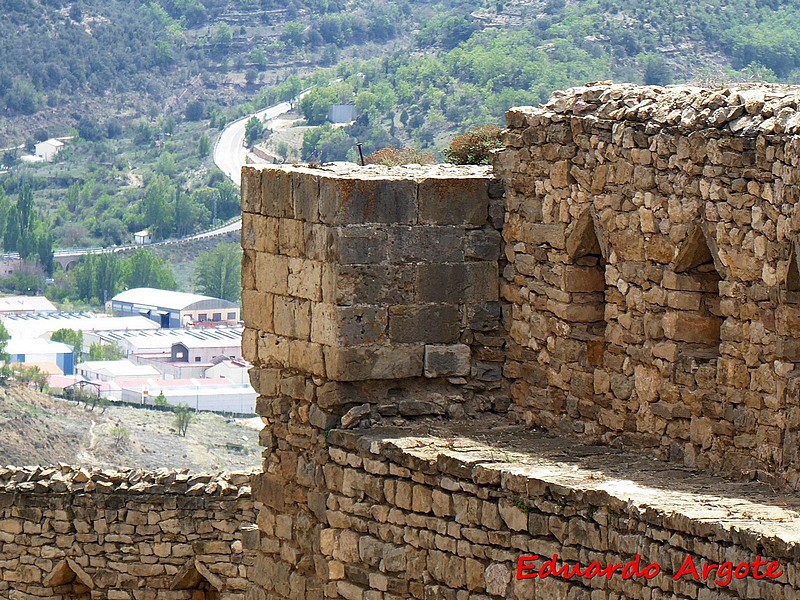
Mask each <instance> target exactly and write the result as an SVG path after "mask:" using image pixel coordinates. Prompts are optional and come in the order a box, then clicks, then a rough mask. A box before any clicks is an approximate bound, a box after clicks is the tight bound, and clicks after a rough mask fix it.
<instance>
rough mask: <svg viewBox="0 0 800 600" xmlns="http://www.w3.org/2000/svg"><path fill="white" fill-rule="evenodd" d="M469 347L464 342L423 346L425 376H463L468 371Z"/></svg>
mask: <svg viewBox="0 0 800 600" xmlns="http://www.w3.org/2000/svg"><path fill="white" fill-rule="evenodd" d="M470 358H471V353H470V348H469V346H467V345H466V344H452V345H434V344H428V345H426V346H425V377H450V376H452V377H463V376H467V375H469V373H470Z"/></svg>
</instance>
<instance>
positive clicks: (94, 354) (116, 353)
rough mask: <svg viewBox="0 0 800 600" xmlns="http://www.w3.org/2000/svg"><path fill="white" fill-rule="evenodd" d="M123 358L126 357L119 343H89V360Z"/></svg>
mask: <svg viewBox="0 0 800 600" xmlns="http://www.w3.org/2000/svg"><path fill="white" fill-rule="evenodd" d="M122 358H124V353H123V352H122V348H120V347H119V346H118V345H117V344H103V343H102V342H92V343H91V344H90V345H89V360H121V359H122Z"/></svg>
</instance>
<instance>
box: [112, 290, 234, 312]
mask: <svg viewBox="0 0 800 600" xmlns="http://www.w3.org/2000/svg"><path fill="white" fill-rule="evenodd" d="M111 301H112V302H126V303H128V304H133V305H134V308H141V309H154V308H162V309H168V310H177V311H181V310H190V309H192V308H197V309H201V308H239V305H238V304H236V303H234V302H231V301H229V300H223V299H221V298H213V297H211V296H202V295H200V294H187V293H186V292H173V291H171V290H159V289H156V288H133V289H132V290H127V291H125V292H121V293H119V294H117V295H116V296H114V297H113V298H112V299H111Z"/></svg>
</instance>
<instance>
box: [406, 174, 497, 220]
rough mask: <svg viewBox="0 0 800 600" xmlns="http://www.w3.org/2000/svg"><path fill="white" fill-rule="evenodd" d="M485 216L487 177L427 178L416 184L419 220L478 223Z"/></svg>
mask: <svg viewBox="0 0 800 600" xmlns="http://www.w3.org/2000/svg"><path fill="white" fill-rule="evenodd" d="M488 217H489V179H488V178H470V177H462V178H448V179H436V178H430V179H425V180H423V181H421V182H420V184H419V222H420V223H426V224H431V225H474V226H480V225H483V224H484V223H486V220H487V219H488Z"/></svg>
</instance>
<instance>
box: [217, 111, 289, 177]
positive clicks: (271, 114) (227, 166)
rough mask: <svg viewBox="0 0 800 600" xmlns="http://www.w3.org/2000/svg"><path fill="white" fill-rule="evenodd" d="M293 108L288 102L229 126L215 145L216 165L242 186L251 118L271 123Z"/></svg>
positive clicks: (243, 118) (248, 116)
mask: <svg viewBox="0 0 800 600" xmlns="http://www.w3.org/2000/svg"><path fill="white" fill-rule="evenodd" d="M291 108H292V106H291V104H289V103H288V102H281V103H280V104H276V105H275V106H270V107H269V108H265V109H263V110H260V111H258V112H257V113H255V115H247V116H246V117H242V118H241V119H238V120H236V121H234V122H233V123H231V124H229V125H228V126H227V127H226V128H225V129H224V130H223V131H222V134H221V135H220V136H219V139H218V140H217V143H216V144H215V145H214V163H216V165H217V166H218V167H219V168H220V169H221V170H222V172H223V173H225V175H226V176H227V177H229V178H230V180H231V181H233V183H235V184H236V185H238V186H240V185H242V167H243V166H244V165H245V157H246V156H247V148H245V146H244V129H245V125H246V123H247V121H248V120H249V119H250V117H252V116H255V117H257V118H259V119H261V120H262V121H269V120H271V119H274V118H276V117H278V116H279V115H282V114H283V113H285V112H289V110H291Z"/></svg>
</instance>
